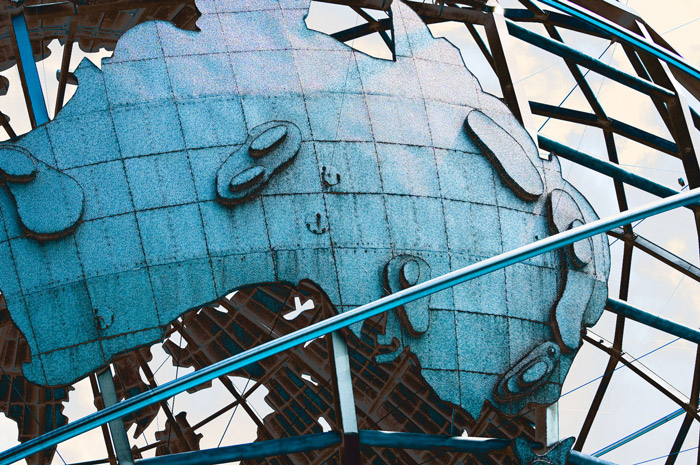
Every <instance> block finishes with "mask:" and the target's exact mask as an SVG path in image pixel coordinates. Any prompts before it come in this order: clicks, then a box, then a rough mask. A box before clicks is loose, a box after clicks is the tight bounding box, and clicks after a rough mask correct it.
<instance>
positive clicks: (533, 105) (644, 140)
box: [530, 67, 681, 158]
mask: <svg viewBox="0 0 700 465" xmlns="http://www.w3.org/2000/svg"><path fill="white" fill-rule="evenodd" d="M573 69H578V68H576V67H574V68H573ZM594 103H595V104H596V106H598V107H599V109H600V104H598V103H597V102H594ZM530 109H531V110H532V114H534V115H538V116H545V117H547V118H555V119H558V120H562V121H569V122H572V123H576V124H584V125H586V126H592V127H597V128H600V129H603V130H606V129H609V130H611V131H613V132H614V133H615V134H619V135H621V136H623V137H626V138H628V139H632V140H634V141H637V142H639V143H640V144H644V145H646V146H647V147H651V148H653V149H655V150H658V151H660V152H664V153H667V154H669V155H671V156H674V157H679V158H680V156H681V155H680V153H679V150H678V146H677V145H676V143H675V142H673V141H670V140H667V139H664V138H663V137H659V136H657V135H655V134H652V133H650V132H647V131H644V130H642V129H639V128H637V127H635V126H632V125H631V124H627V123H623V122H622V121H618V120H615V119H613V118H607V117H606V118H600V117H599V116H598V114H593V113H586V112H585V111H580V110H574V109H571V108H564V107H560V106H555V105H549V104H546V103H542V102H533V101H530ZM596 113H597V112H596Z"/></svg>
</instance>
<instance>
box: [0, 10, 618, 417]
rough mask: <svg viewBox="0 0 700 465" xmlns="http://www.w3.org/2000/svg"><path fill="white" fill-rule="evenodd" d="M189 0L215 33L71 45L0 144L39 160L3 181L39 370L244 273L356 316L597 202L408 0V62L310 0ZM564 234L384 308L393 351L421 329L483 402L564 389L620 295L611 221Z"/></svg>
mask: <svg viewBox="0 0 700 465" xmlns="http://www.w3.org/2000/svg"><path fill="white" fill-rule="evenodd" d="M198 5H199V7H200V9H201V11H202V12H203V15H202V17H201V18H200V20H199V21H198V26H199V28H200V30H201V31H200V32H190V31H181V30H178V29H177V28H175V27H174V26H172V25H171V24H167V23H164V22H160V23H156V22H151V23H143V24H140V25H139V26H137V27H134V28H133V29H131V30H129V31H128V32H127V33H126V34H125V35H124V36H123V37H121V39H120V40H119V43H118V44H117V47H116V49H115V53H114V56H113V57H112V58H110V59H106V60H104V61H103V64H102V69H98V68H97V67H95V66H93V65H92V64H91V63H90V62H89V61H87V60H86V61H83V63H81V64H80V66H79V67H78V69H77V70H76V72H75V74H76V77H77V79H78V81H79V86H78V89H77V92H76V94H75V95H74V97H73V98H72V99H71V101H70V102H68V104H67V105H66V106H65V107H64V108H63V109H62V110H61V111H60V112H59V113H58V115H57V116H56V118H55V119H54V120H53V121H51V122H50V123H47V124H45V125H44V126H41V127H39V128H37V129H35V130H34V131H32V132H30V133H28V134H27V135H25V136H23V137H22V138H20V139H19V140H17V141H13V142H10V143H6V144H3V145H1V146H0V155H3V154H4V155H5V156H6V157H9V156H11V155H13V154H16V153H20V152H21V153H28V154H29V157H30V161H33V162H34V164H35V166H36V167H37V174H36V177H35V178H32V179H27V180H24V179H22V180H24V181H27V182H24V183H23V184H22V183H18V182H8V183H6V187H7V188H8V190H7V191H0V214H1V216H2V220H3V226H4V227H3V228H1V229H0V289H1V290H2V292H3V295H4V296H5V298H6V301H7V305H8V310H9V312H10V316H11V317H12V319H13V321H14V322H15V324H16V325H17V327H18V328H19V329H20V330H21V331H22V333H23V335H24V336H25V337H26V339H27V342H28V344H29V347H30V350H31V361H30V362H29V363H27V364H25V365H24V366H23V372H24V375H25V376H26V377H27V378H28V379H29V380H31V381H32V382H35V383H38V384H42V385H63V384H69V383H72V382H74V381H75V380H77V379H79V378H80V377H82V376H85V375H86V374H87V373H89V372H91V371H94V370H98V369H100V368H101V367H103V366H104V365H105V364H107V363H109V362H110V361H112V360H113V359H114V358H115V357H116V356H118V355H119V354H121V353H124V352H126V351H130V350H132V349H133V348H135V347H139V346H144V345H148V344H152V343H154V342H156V341H159V340H161V339H162V337H163V335H164V334H165V331H166V328H168V327H169V325H170V324H171V322H172V321H173V320H174V319H176V318H178V317H179V316H180V315H182V314H183V313H185V312H187V311H189V310H191V309H197V308H200V307H201V306H203V305H206V304H207V303H208V302H212V301H215V300H217V299H218V298H220V297H222V296H224V295H227V294H229V293H230V292H232V291H234V290H236V289H240V288H242V287H245V286H261V285H266V284H267V283H272V282H285V283H288V284H290V283H291V284H292V285H294V284H296V283H298V282H300V281H301V280H303V279H308V280H311V281H313V282H314V283H315V284H316V285H317V286H319V287H320V288H322V289H323V291H324V292H325V293H326V294H327V295H328V298H329V301H330V302H331V303H332V304H333V305H334V306H335V308H336V309H337V310H338V311H339V312H346V311H349V310H352V309H353V308H356V307H358V306H360V305H362V304H364V303H367V302H372V301H375V300H377V299H379V298H381V297H383V296H385V295H386V294H388V293H390V292H391V291H388V290H393V291H399V290H402V289H404V288H405V287H407V286H410V285H411V284H415V283H419V282H424V281H426V280H428V279H429V278H430V277H431V276H440V275H444V274H446V273H449V272H452V271H455V270H458V269H461V268H463V267H465V266H467V265H470V264H473V263H477V262H479V261H481V260H483V259H485V258H488V257H492V256H495V255H498V254H500V253H502V252H503V251H505V250H510V249H515V248H517V247H519V246H522V245H525V244H529V243H532V242H533V241H536V240H537V239H541V238H544V237H547V236H549V235H551V234H554V233H556V232H557V231H565V230H567V229H569V228H570V227H572V225H576V224H583V223H588V222H591V221H594V220H595V219H597V216H596V214H595V212H594V211H593V209H592V207H591V206H590V205H589V204H588V202H587V201H586V199H585V198H584V197H583V196H582V195H581V194H580V193H579V192H578V191H577V190H576V189H575V188H574V186H572V185H570V184H569V183H568V182H567V181H566V180H564V179H563V176H562V173H561V167H560V165H559V163H558V160H557V159H552V160H542V159H541V158H540V156H539V155H540V154H539V151H538V148H537V146H536V145H535V142H534V141H533V140H532V139H531V137H530V135H529V133H528V132H527V131H526V130H525V129H524V128H523V127H522V126H521V125H520V124H519V123H518V121H517V120H516V118H515V117H514V116H513V115H512V114H511V113H510V111H509V110H508V108H507V106H506V105H505V104H504V103H503V102H502V101H500V100H499V99H497V98H496V97H493V96H491V95H489V94H487V93H485V92H483V91H482V89H481V87H480V85H479V83H478V81H477V79H476V78H475V77H474V76H473V75H471V74H470V72H469V71H468V69H467V68H466V67H465V65H464V62H463V61H462V58H461V55H460V53H459V51H458V50H457V49H456V48H455V47H453V46H451V45H449V44H448V43H447V42H446V41H444V40H442V39H435V38H433V37H432V36H431V34H430V32H429V30H428V29H427V27H426V26H425V24H424V23H423V22H422V21H421V20H420V18H419V17H418V16H417V15H416V14H415V12H413V10H411V9H410V7H408V6H406V5H405V4H403V3H402V2H394V3H393V4H392V7H391V8H392V18H393V22H394V25H395V34H394V35H395V37H393V39H394V43H395V52H396V61H395V62H394V61H388V60H378V59H375V58H372V57H369V56H367V55H365V54H363V53H360V52H356V51H354V50H353V49H351V48H349V47H346V46H345V45H343V44H340V43H338V42H337V41H335V40H334V39H333V38H331V37H329V36H327V35H325V34H322V33H319V32H315V31H310V30H309V29H307V27H306V24H305V22H304V18H305V16H306V14H307V12H308V7H309V2H308V1H302V2H271V3H269V4H265V5H266V7H265V8H258V6H259V4H258V3H250V2H216V1H206V0H201V1H199V2H198ZM319 69H324V70H327V71H326V72H324V73H319V71H318V70H319ZM444 82H453V83H456V82H459V83H460V85H459V86H452V85H451V86H445V85H444ZM0 158H2V157H0ZM47 181H50V182H47ZM8 191H9V192H8ZM570 249H571V250H567V251H566V252H562V253H546V254H543V255H542V256H538V257H534V258H532V259H529V260H526V261H524V262H523V263H519V264H518V265H516V266H514V267H511V268H509V269H507V270H502V271H500V272H496V273H492V274H489V275H488V276H484V277H483V278H482V279H477V280H473V281H471V282H470V283H468V284H464V285H463V286H460V287H458V288H455V289H449V290H446V291H444V292H441V293H438V294H435V295H433V296H431V297H430V298H427V299H423V300H421V301H418V302H414V303H411V304H409V305H406V306H402V308H399V309H397V311H396V312H391V313H390V314H388V315H387V324H386V332H385V333H384V334H381V335H379V337H378V343H380V344H391V343H392V341H393V340H395V339H396V340H398V341H400V345H399V347H398V348H397V349H398V350H397V351H395V352H391V353H387V354H382V355H381V356H380V357H379V358H378V362H379V363H386V362H390V361H391V359H392V358H393V357H396V356H397V354H400V353H401V351H402V350H404V349H410V350H411V352H412V353H413V354H415V355H416V357H417V358H418V360H419V362H420V364H421V369H422V372H421V374H422V375H423V376H424V377H425V379H426V380H427V381H428V383H429V384H430V385H431V387H433V388H434V389H435V391H436V394H437V395H438V396H439V397H440V398H441V399H443V400H444V401H448V402H453V403H455V404H459V405H461V406H462V407H463V408H464V409H465V410H466V411H467V412H468V413H469V415H470V416H472V417H473V418H474V419H476V418H478V417H479V415H480V412H481V409H482V406H483V405H484V403H485V402H487V401H488V402H490V403H491V405H493V406H494V407H495V408H497V409H499V410H501V411H503V412H504V413H507V414H510V415H513V414H515V413H517V412H518V411H520V410H521V409H522V408H523V407H524V406H525V405H527V404H528V403H535V404H539V405H546V404H550V403H552V402H554V401H556V399H557V398H558V396H559V393H560V391H561V385H562V383H563V381H564V378H565V377H566V374H567V372H568V369H569V367H570V366H571V363H572V362H573V359H574V357H575V354H576V350H577V349H578V347H579V346H580V344H581V331H582V329H584V328H585V327H588V326H591V325H593V324H595V322H596V321H597V320H598V318H599V317H600V315H601V314H602V312H603V310H604V305H605V299H606V297H607V276H608V273H609V251H608V245H607V240H606V238H605V237H602V236H600V237H593V238H591V239H590V240H586V241H582V242H581V243H580V244H578V245H576V246H575V247H571V248H570ZM533 296H535V297H536V298H535V299H534V300H533ZM358 321H359V320H358ZM475 328H483V330H479V331H476V330H475ZM353 329H354V330H358V326H357V325H356V326H353ZM448 336H449V337H448ZM500 341H507V343H505V344H504V343H501V342H500ZM548 348H551V349H552V350H553V351H554V353H553V354H552V355H551V356H550V355H548V353H547V351H546V350H545V349H548ZM241 350H243V349H241ZM486 352H487V353H489V354H490V356H489V357H483V353H486ZM531 362H532V364H534V365H533V366H535V365H536V364H537V363H539V362H542V363H543V364H544V365H542V364H539V365H536V366H538V367H546V368H545V369H543V370H534V371H528V368H527V367H529V366H530V363H531ZM523 377H524V378H527V380H529V381H527V382H525V383H524V384H523V383H520V384H519V382H520V381H523V379H524V378H523ZM535 377H537V378H538V379H535ZM521 378H523V379H521ZM521 385H522V386H525V387H524V388H520V387H517V386H521ZM474 386H478V389H474ZM497 386H500V387H501V389H500V390H499V391H498V394H495V392H496V389H495V388H496V387H497ZM513 391H516V392H513Z"/></svg>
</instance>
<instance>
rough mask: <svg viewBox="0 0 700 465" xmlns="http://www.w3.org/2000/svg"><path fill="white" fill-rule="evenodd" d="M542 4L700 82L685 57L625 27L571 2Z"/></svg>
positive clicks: (698, 73) (548, 0)
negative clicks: (647, 54) (604, 32)
mask: <svg viewBox="0 0 700 465" xmlns="http://www.w3.org/2000/svg"><path fill="white" fill-rule="evenodd" d="M541 2H542V3H544V4H545V5H549V6H551V7H554V8H556V9H558V10H560V11H563V12H565V13H568V14H570V15H571V16H573V17H575V18H578V19H581V20H583V21H585V22H587V23H588V24H591V25H593V26H595V27H597V28H599V29H602V30H604V31H606V32H608V33H609V34H611V35H612V36H614V37H615V38H617V39H619V40H620V41H621V42H624V43H627V44H629V45H632V46H634V47H638V48H640V49H642V50H644V51H645V52H647V53H649V54H651V55H653V56H655V57H656V58H658V59H660V60H662V61H665V62H666V63H668V64H670V65H671V66H674V67H676V68H678V69H680V70H682V71H685V72H686V73H688V74H690V75H691V76H693V77H694V78H695V79H698V80H700V71H699V70H698V69H697V68H695V67H693V66H692V65H690V64H689V63H688V62H687V61H685V60H684V59H683V57H681V56H679V55H677V54H675V53H673V52H671V51H669V50H666V49H665V48H663V47H660V46H659V45H657V44H655V43H653V42H649V41H648V40H645V39H644V38H642V37H639V36H638V35H636V34H634V33H632V32H630V31H627V30H625V29H624V28H623V27H621V26H618V25H617V24H615V23H613V22H612V21H610V20H608V19H606V18H603V17H601V16H599V15H597V14H595V13H593V12H592V11H589V10H587V9H585V8H582V7H580V6H578V5H576V4H574V3H572V2H570V1H569V0H541Z"/></svg>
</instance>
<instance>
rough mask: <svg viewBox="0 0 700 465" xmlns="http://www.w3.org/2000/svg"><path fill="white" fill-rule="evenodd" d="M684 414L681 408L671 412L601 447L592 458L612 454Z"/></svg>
mask: <svg viewBox="0 0 700 465" xmlns="http://www.w3.org/2000/svg"><path fill="white" fill-rule="evenodd" d="M684 413H685V409H682V408H680V409H678V410H676V411H674V412H671V413H669V414H668V415H666V416H665V417H662V418H659V419H658V420H656V421H655V422H653V423H650V424H648V425H647V426H645V427H644V428H642V429H640V430H637V431H635V432H634V433H632V434H629V435H627V436H625V437H624V438H622V439H620V440H618V441H615V442H613V443H612V444H610V445H609V446H606V447H603V448H602V449H600V450H599V451H597V452H594V453H593V455H592V456H593V457H600V456H602V455H605V454H607V453H608V452H612V451H614V450H615V449H617V448H618V447H620V446H624V445H625V444H627V443H628V442H631V441H633V440H635V439H637V438H638V437H639V436H643V435H645V434H647V433H648V432H649V431H651V430H653V429H656V428H658V427H659V426H661V425H665V424H666V423H668V422H669V421H671V420H673V419H674V418H678V417H680V416H681V415H683V414H684Z"/></svg>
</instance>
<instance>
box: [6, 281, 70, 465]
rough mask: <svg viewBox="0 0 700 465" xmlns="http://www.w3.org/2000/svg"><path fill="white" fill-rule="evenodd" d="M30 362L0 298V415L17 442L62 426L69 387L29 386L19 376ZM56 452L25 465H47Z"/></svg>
mask: <svg viewBox="0 0 700 465" xmlns="http://www.w3.org/2000/svg"><path fill="white" fill-rule="evenodd" d="M29 360H30V355H29V346H28V345H27V341H26V340H25V338H24V336H22V333H21V332H20V331H19V330H18V329H17V327H16V326H15V324H14V322H13V321H12V320H11V319H10V314H9V312H8V311H7V307H6V305H5V298H4V297H2V295H0V368H1V369H2V372H1V373H0V412H2V413H4V414H5V415H6V416H7V417H8V418H10V419H11V420H13V421H14V422H15V423H16V424H17V427H18V430H19V434H18V439H19V441H20V442H25V441H28V440H30V439H32V438H35V437H37V436H39V435H41V434H42V433H45V432H47V431H51V430H53V429H54V428H57V427H59V426H63V425H65V424H66V423H67V421H68V419H67V418H66V417H65V416H64V415H63V403H64V402H65V401H67V400H68V393H69V392H70V391H72V390H73V388H71V387H70V386H64V387H43V386H37V385H35V384H33V383H30V382H29V381H27V380H26V379H25V378H24V375H23V374H22V365H23V364H24V363H26V362H28V361H29ZM55 451H56V449H55V448H51V449H47V450H46V451H45V452H43V453H41V454H36V455H33V456H31V457H29V458H28V459H27V463H28V464H29V465H44V464H46V463H51V460H52V458H53V456H54V454H55Z"/></svg>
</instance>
